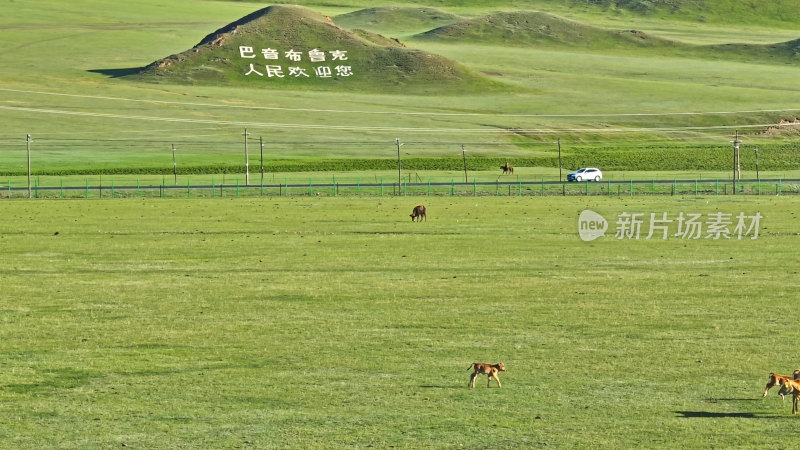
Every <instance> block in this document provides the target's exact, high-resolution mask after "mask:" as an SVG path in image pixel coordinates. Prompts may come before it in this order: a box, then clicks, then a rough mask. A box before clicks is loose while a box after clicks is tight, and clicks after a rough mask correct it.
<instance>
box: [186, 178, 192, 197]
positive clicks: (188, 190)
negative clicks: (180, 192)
mask: <svg viewBox="0 0 800 450" xmlns="http://www.w3.org/2000/svg"><path fill="white" fill-rule="evenodd" d="M190 179H191V177H189V176H188V175H187V176H186V198H189V197H191V196H192V185H191V183H190V181H189V180H190Z"/></svg>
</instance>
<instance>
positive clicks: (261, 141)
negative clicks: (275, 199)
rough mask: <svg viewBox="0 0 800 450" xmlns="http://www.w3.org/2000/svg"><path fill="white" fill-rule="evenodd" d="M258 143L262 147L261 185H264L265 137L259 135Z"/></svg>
mask: <svg viewBox="0 0 800 450" xmlns="http://www.w3.org/2000/svg"><path fill="white" fill-rule="evenodd" d="M258 145H259V147H260V148H261V185H262V186H263V185H264V138H262V137H261V136H259V137H258Z"/></svg>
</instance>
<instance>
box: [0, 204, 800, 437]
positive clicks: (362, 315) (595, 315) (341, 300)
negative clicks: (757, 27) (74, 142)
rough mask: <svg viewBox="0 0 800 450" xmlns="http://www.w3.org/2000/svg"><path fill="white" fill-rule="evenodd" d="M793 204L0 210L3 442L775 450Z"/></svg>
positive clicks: (786, 360) (793, 430) (787, 323)
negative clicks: (694, 221)
mask: <svg viewBox="0 0 800 450" xmlns="http://www.w3.org/2000/svg"><path fill="white" fill-rule="evenodd" d="M420 201H424V202H425V203H426V204H427V206H428V210H429V211H428V220H427V222H423V223H411V222H410V220H409V218H408V213H409V212H410V209H411V206H413V205H414V204H416V203H418V202H420ZM798 201H799V200H798V198H797V197H770V198H758V199H756V198H754V197H748V198H737V199H734V198H730V197H728V198H702V197H701V198H696V199H695V198H684V199H681V201H675V200H673V199H652V198H575V197H573V198H566V199H563V198H555V199H553V198H548V199H541V198H522V199H519V198H505V199H504V198H492V199H491V200H482V199H474V198H427V199H424V200H422V199H420V198H396V197H392V198H354V197H349V198H338V199H333V198H326V199H319V198H288V199H286V198H264V199H207V200H200V199H192V200H179V199H170V200H158V199H128V200H113V201H112V200H88V201H87V200H69V201H35V200H34V201H27V200H19V201H16V200H12V201H4V203H3V221H2V222H0V251H2V254H3V256H4V261H5V264H4V266H3V268H2V269H0V271H2V279H3V287H2V289H3V300H2V303H1V304H0V321H2V324H3V326H2V327H0V353H2V355H3V370H2V371H0V447H3V448H110V447H120V446H123V445H124V446H127V447H131V448H197V447H203V448H236V447H240V448H278V447H280V448H340V447H365V446H374V447H390V446H393V447H409V448H420V447H426V448H451V447H457V446H464V447H472V448H475V447H490V446H491V447H504V448H520V447H570V448H575V447H593V448H632V447H647V448H676V447H680V448H708V447H725V448H730V447H736V448H786V447H790V446H791V445H792V443H793V442H796V441H797V439H798V437H800V436H798V430H799V429H800V428H798V427H797V421H798V420H800V419H799V418H798V417H795V416H792V415H791V413H790V409H791V405H790V402H789V401H784V402H782V401H781V400H780V399H779V398H778V397H777V395H776V394H777V393H776V390H773V391H772V392H771V395H770V396H769V397H768V398H766V399H764V400H761V399H760V397H761V393H762V391H763V387H764V384H765V383H766V376H767V374H768V373H769V372H771V371H777V372H791V371H792V370H794V369H795V368H797V367H798V366H797V358H796V355H795V354H794V353H793V352H792V351H791V350H790V347H791V344H790V343H789V344H787V343H786V341H785V338H784V337H785V336H791V335H792V334H793V333H794V332H795V328H796V320H795V319H794V317H793V316H792V314H790V313H788V312H787V311H789V310H790V309H791V305H792V303H793V302H794V301H795V300H796V298H797V294H796V292H797V290H798V288H799V287H800V286H798V281H797V254H796V248H797V245H796V240H797V226H796V223H797V217H796V212H795V211H797V210H798V206H799V205H798ZM587 208H588V209H591V210H593V211H595V212H598V213H600V214H601V215H603V216H604V217H605V218H606V219H608V220H609V222H611V223H610V224H609V225H610V227H611V228H610V230H609V232H608V235H607V236H606V237H604V238H600V239H598V240H595V241H592V242H582V241H581V240H580V239H579V237H578V215H579V213H580V212H581V211H582V210H584V209H587ZM623 212H628V213H643V214H646V215H648V216H649V214H650V213H655V214H657V216H658V217H660V215H661V214H662V213H667V214H668V216H669V217H670V218H672V219H674V218H676V217H677V216H678V214H679V213H680V212H685V213H701V214H703V215H704V217H705V216H707V215H709V214H713V213H716V212H723V213H726V214H732V215H733V216H735V215H737V214H739V213H744V214H746V215H748V216H749V215H754V214H756V213H757V212H758V213H760V214H761V215H762V216H763V219H762V220H761V222H760V229H759V236H758V238H757V239H750V237H751V236H745V237H744V239H742V240H738V239H736V236H735V235H734V237H733V239H724V238H723V239H720V240H713V239H710V238H708V239H706V238H701V239H697V240H688V239H680V238H677V237H674V236H670V237H669V238H668V239H666V240H662V239H658V238H657V239H649V240H648V239H645V235H646V234H647V231H646V230H647V229H646V225H645V227H644V228H643V232H642V235H641V237H640V239H638V240H637V239H615V238H614V232H613V229H614V228H615V224H614V222H615V221H616V218H617V217H618V216H619V215H620V214H621V213H623ZM646 223H647V222H646ZM676 226H677V225H676V224H674V223H673V224H672V227H673V229H672V231H673V232H674V231H675V229H674V227H676ZM787 345H788V346H789V347H787ZM787 348H788V349H789V350H787ZM474 361H486V362H497V361H502V362H504V363H505V364H506V366H507V367H508V371H507V372H505V373H501V374H500V379H501V381H502V383H503V387H502V388H501V389H498V388H497V387H496V386H494V385H493V386H492V387H491V388H489V389H487V388H486V386H485V380H483V379H481V380H478V383H477V387H476V388H475V389H474V390H470V389H468V388H467V381H468V377H469V372H468V371H467V366H468V365H470V363H472V362H474Z"/></svg>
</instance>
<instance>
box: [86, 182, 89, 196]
mask: <svg viewBox="0 0 800 450" xmlns="http://www.w3.org/2000/svg"><path fill="white" fill-rule="evenodd" d="M86 198H89V179H88V178H87V179H86Z"/></svg>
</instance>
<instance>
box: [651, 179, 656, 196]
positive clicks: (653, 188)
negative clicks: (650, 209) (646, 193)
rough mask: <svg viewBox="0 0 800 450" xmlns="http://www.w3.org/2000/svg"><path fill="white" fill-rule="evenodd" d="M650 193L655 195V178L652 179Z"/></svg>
mask: <svg viewBox="0 0 800 450" xmlns="http://www.w3.org/2000/svg"><path fill="white" fill-rule="evenodd" d="M650 195H653V196H655V195H656V180H652V186H650Z"/></svg>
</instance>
